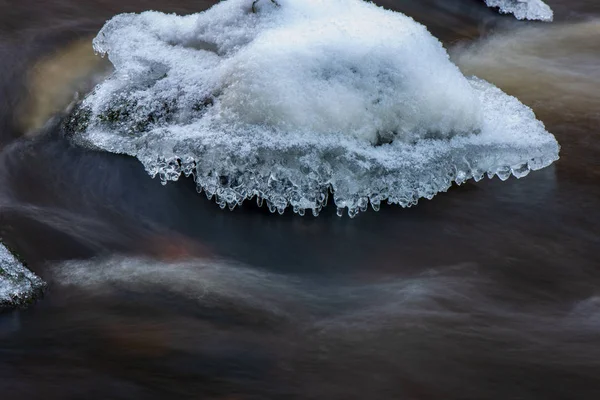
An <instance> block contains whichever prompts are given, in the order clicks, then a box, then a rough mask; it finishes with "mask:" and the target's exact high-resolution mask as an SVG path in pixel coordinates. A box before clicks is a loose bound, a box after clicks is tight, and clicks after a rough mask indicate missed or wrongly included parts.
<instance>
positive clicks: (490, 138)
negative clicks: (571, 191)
mask: <svg viewBox="0 0 600 400" xmlns="http://www.w3.org/2000/svg"><path fill="white" fill-rule="evenodd" d="M470 83H471V85H473V87H474V88H475V89H476V90H477V91H478V92H479V93H480V96H481V99H482V103H483V105H484V111H488V112H484V116H485V117H484V129H483V133H481V134H473V135H470V136H466V137H454V138H452V139H450V140H438V139H425V140H420V141H419V142H417V143H415V144H412V145H409V144H405V143H395V142H394V143H392V144H390V145H383V146H379V147H374V146H372V145H365V144H364V143H362V142H359V141H358V140H353V139H351V138H348V137H346V136H337V137H336V136H333V135H332V136H331V137H330V138H327V139H324V138H322V137H319V138H318V140H315V138H310V137H302V138H295V143H294V145H290V143H289V141H288V138H286V137H281V138H278V140H279V141H277V140H273V139H274V138H273V137H270V141H268V140H265V141H263V142H261V146H260V147H258V148H256V149H253V150H256V153H255V154H254V155H253V156H252V157H244V156H240V157H236V156H235V155H231V154H232V151H235V150H237V149H235V148H231V143H230V142H223V143H219V142H218V137H213V138H211V139H214V141H215V142H213V143H210V144H206V143H200V142H198V141H193V140H188V141H178V142H177V143H169V142H170V141H171V140H172V139H171V140H170V139H169V138H165V139H164V142H160V141H155V140H153V141H152V142H149V141H148V140H147V138H144V137H141V138H138V139H136V140H131V141H122V138H121V137H118V136H114V135H111V134H108V133H106V132H98V131H96V132H92V133H89V134H87V135H82V136H78V137H76V138H75V141H76V142H78V143H79V144H81V145H84V146H86V147H89V148H96V149H101V150H109V151H111V152H115V153H122V154H127V155H130V156H134V157H137V158H138V159H139V160H140V161H141V162H142V164H143V165H144V167H145V169H146V171H147V172H148V173H149V174H150V175H151V176H152V177H153V178H155V177H157V176H158V177H159V179H160V180H161V182H162V184H163V185H166V184H167V183H168V182H169V181H177V180H178V179H179V178H180V177H181V175H184V176H186V177H190V176H192V177H193V179H194V180H195V182H196V186H197V191H198V192H199V193H201V192H204V193H205V195H206V196H207V198H208V199H209V200H210V199H214V201H215V202H216V203H217V204H218V205H219V206H220V207H221V208H222V209H225V208H229V209H230V210H233V209H234V208H235V207H236V206H241V205H242V204H243V202H244V201H246V200H252V199H256V201H257V204H258V205H259V206H262V205H263V203H265V204H266V206H267V207H268V209H269V210H270V212H272V213H279V214H283V213H284V212H285V210H286V209H287V208H288V207H289V208H291V209H292V210H293V212H295V213H298V214H300V215H305V214H306V212H307V211H309V212H312V214H313V215H314V216H318V214H319V212H320V211H321V210H322V209H323V207H325V206H326V205H327V204H328V202H329V197H330V196H331V197H332V198H333V203H334V204H335V206H336V208H337V214H338V215H339V216H342V215H343V214H344V211H345V209H347V213H348V215H349V216H350V217H351V218H353V217H355V216H356V215H358V213H359V212H364V211H366V210H367V209H368V206H369V204H370V205H371V208H372V209H373V210H375V211H378V210H379V209H380V206H381V204H382V203H383V202H387V203H388V204H397V205H400V206H401V207H411V206H414V205H416V204H417V203H418V200H419V199H421V198H426V199H429V200H430V199H432V198H433V197H434V196H435V195H436V194H437V193H440V192H445V191H447V190H448V189H449V188H450V187H451V186H452V184H453V183H456V184H458V185H461V184H463V183H464V182H466V181H468V180H470V179H473V180H474V181H475V182H478V181H480V180H481V179H483V178H484V177H485V176H487V177H488V178H490V179H491V178H493V177H494V176H498V178H499V179H501V180H502V181H504V180H507V179H508V178H509V177H510V176H511V175H513V176H515V177H516V178H523V177H525V176H527V175H528V174H529V173H530V172H531V171H536V170H539V169H542V168H545V167H547V166H549V165H550V164H552V163H553V162H554V161H556V160H558V159H559V148H560V147H559V144H558V143H557V142H556V140H555V138H554V136H553V135H551V134H549V133H547V132H546V131H545V129H544V125H543V123H542V122H541V121H538V120H536V119H535V115H534V113H533V111H532V110H531V109H530V108H529V107H527V106H525V105H523V104H522V103H520V102H519V101H518V100H517V99H516V98H514V97H512V96H509V95H506V94H505V93H503V92H502V91H501V90H500V89H498V88H496V87H495V86H493V85H491V84H489V83H487V82H485V81H483V80H481V79H478V78H475V77H472V78H470ZM492 109H493V110H494V113H491V112H490V110H492ZM516 111H518V112H519V113H521V114H522V113H525V116H526V117H527V118H523V115H519V116H520V117H521V118H516V119H515V112H516ZM499 114H500V115H502V117H504V118H505V119H507V121H508V122H507V121H500V122H499V121H497V120H496V119H494V117H495V118H498V115H499ZM502 122H504V124H503V123H502ZM511 123H512V124H513V125H514V124H516V125H518V126H519V127H520V129H521V130H519V131H518V132H517V133H518V134H519V135H520V136H522V137H520V138H519V140H525V143H521V142H519V141H517V140H514V141H513V140H511V139H515V137H514V136H512V137H511V135H509V136H508V137H505V136H501V135H497V136H494V130H495V129H500V130H502V129H508V126H509V125H510V124H511ZM486 126H487V128H486ZM490 126H494V127H495V129H494V128H490ZM513 130H514V129H513ZM489 132H491V133H489ZM486 133H487V134H486ZM513 135H514V132H513ZM528 136H529V137H528ZM254 140H255V141H259V142H260V138H254ZM219 145H222V146H223V147H222V148H220V147H219ZM169 146H170V148H171V149H172V151H171V152H170V153H171V154H170V156H162V157H158V158H157V157H156V154H157V153H158V154H160V153H162V154H164V153H165V149H166V148H169ZM398 147H400V149H399V148H398ZM399 151H400V153H399ZM223 152H225V153H229V154H230V156H228V157H227V160H226V162H223V160H221V161H220V162H214V161H215V158H218V157H221V155H222V154H223ZM324 154H326V155H327V156H328V157H331V158H330V159H333V161H335V163H336V164H335V166H334V167H333V168H332V166H331V165H329V164H327V163H326V165H325V166H323V165H322V164H317V167H318V168H314V166H311V165H307V164H302V160H311V159H313V157H317V158H318V159H323V158H324ZM273 156H275V157H276V159H277V160H276V161H272V162H271V166H272V167H273V168H266V169H265V165H266V164H268V162H266V161H265V160H269V159H272V158H273ZM399 156H406V158H405V159H402V160H400V159H399ZM423 157H425V158H426V161H423ZM392 159H395V160H392ZM277 161H280V162H282V163H281V164H278V163H277ZM290 164H295V165H290ZM301 164H302V165H301ZM334 168H335V170H336V171H339V170H340V169H342V170H343V169H346V170H347V171H348V174H349V175H348V179H344V180H340V179H337V180H336V179H335V178H336V177H335V176H334V172H335V171H334V170H333V169H334ZM362 168H364V170H362V171H361V169H362ZM231 170H238V171H240V172H241V173H240V174H239V175H237V176H232V175H231V174H228V172H229V171H231ZM298 170H300V171H302V174H301V176H302V178H301V179H300V180H298V174H297V175H296V176H295V177H293V180H291V179H290V175H291V172H294V171H296V172H297V171H298ZM242 171H243V172H242ZM290 171H291V172H290ZM367 173H368V175H369V176H368V182H369V185H363V186H362V187H358V188H357V185H356V183H357V181H358V180H357V179H356V175H357V174H358V175H363V176H364V175H367ZM307 193H311V194H312V195H308V196H307Z"/></svg>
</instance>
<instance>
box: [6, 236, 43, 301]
mask: <svg viewBox="0 0 600 400" xmlns="http://www.w3.org/2000/svg"><path fill="white" fill-rule="evenodd" d="M44 286H45V283H44V282H43V281H42V280H41V279H40V278H38V277H37V276H36V275H34V274H33V273H32V272H31V271H29V270H28V269H27V268H25V267H24V266H23V265H21V263H20V262H19V261H18V260H17V259H16V258H15V257H14V256H13V255H12V254H11V253H10V252H9V251H8V249H7V248H6V247H4V245H3V244H1V243H0V310H1V309H2V308H5V307H15V306H19V305H22V304H23V303H26V302H29V301H30V300H31V299H33V298H34V297H35V296H36V294H37V293H39V291H40V290H41V289H42V288H43V287H44Z"/></svg>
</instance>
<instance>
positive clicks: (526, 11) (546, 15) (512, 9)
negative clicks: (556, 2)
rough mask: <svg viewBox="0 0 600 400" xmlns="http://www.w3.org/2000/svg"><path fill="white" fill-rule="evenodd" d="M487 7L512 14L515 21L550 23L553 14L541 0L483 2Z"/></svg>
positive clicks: (495, 0)
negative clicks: (526, 20) (527, 20)
mask: <svg viewBox="0 0 600 400" xmlns="http://www.w3.org/2000/svg"><path fill="white" fill-rule="evenodd" d="M485 4H487V5H488V7H494V8H498V9H499V10H500V12H501V13H502V14H514V16H515V17H516V18H517V19H530V20H539V21H552V20H553V19H554V12H553V11H552V9H551V8H550V6H549V5H547V4H546V3H544V2H543V1H542V0H485Z"/></svg>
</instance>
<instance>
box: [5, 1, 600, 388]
mask: <svg viewBox="0 0 600 400" xmlns="http://www.w3.org/2000/svg"><path fill="white" fill-rule="evenodd" d="M547 2H548V3H549V4H550V5H551V6H552V7H553V8H554V10H555V11H556V19H557V20H558V21H559V23H557V24H549V25H548V24H535V23H533V24H531V23H523V22H518V21H514V20H513V19H512V18H511V17H503V16H499V15H497V14H496V13H494V11H493V10H490V9H488V8H487V7H485V5H483V2H482V1H480V0H473V1H470V0H454V1H441V0H427V1H419V2H416V1H408V0H406V1H402V0H398V1H392V0H388V1H382V2H381V4H383V5H385V6H386V7H389V8H396V9H400V10H402V11H404V12H406V13H408V14H410V15H412V16H413V17H414V18H415V19H417V20H420V21H422V22H424V23H426V24H427V25H428V27H429V29H430V30H431V31H432V32H434V33H435V34H436V35H439V36H441V39H442V40H443V41H444V42H445V43H446V44H447V45H448V46H451V50H452V51H451V53H452V57H453V58H454V60H456V62H457V63H458V64H459V66H460V67H461V68H462V69H463V70H464V71H465V72H466V73H469V74H476V75H478V76H481V77H482V78H485V79H487V80H489V81H491V82H493V83H495V84H497V85H498V86H500V87H501V88H502V89H504V90H506V91H507V92H509V93H511V94H513V95H516V96H518V97H519V98H520V99H521V100H522V101H523V102H525V103H526V104H528V105H530V106H531V107H533V108H534V110H535V111H536V113H537V114H538V116H539V117H540V118H541V119H542V120H543V121H544V122H545V123H546V126H547V128H548V130H549V131H550V132H552V133H554V134H555V135H556V137H557V139H558V141H559V142H560V143H561V145H562V151H561V160H560V161H559V162H558V163H557V164H556V165H555V166H553V167H551V168H547V169H545V170H542V171H538V172H535V173H532V174H530V175H529V176H528V177H527V178H525V179H522V180H516V179H510V180H508V181H507V182H500V181H498V180H485V181H482V182H479V183H477V184H472V183H468V184H465V185H463V186H461V187H455V188H452V189H451V190H450V191H449V192H448V193H445V194H441V195H439V196H437V197H436V198H435V199H434V200H432V201H424V202H422V203H421V204H419V205H418V206H417V207H415V208H412V209H400V208H398V207H382V210H381V211H380V212H379V213H374V212H368V213H365V214H364V215H361V216H360V217H359V218H357V219H355V220H349V219H346V218H342V219H340V218H338V217H336V216H335V212H334V210H329V211H328V212H324V213H322V214H321V216H319V217H318V218H312V217H305V218H301V217H298V216H295V215H284V216H273V215H270V214H269V213H268V212H267V211H265V210H264V209H263V210H261V209H258V208H257V207H255V206H251V205H245V206H244V207H243V208H242V209H239V210H235V211H234V212H229V211H222V210H220V209H218V207H216V206H215V205H214V204H213V203H211V202H209V201H208V200H206V198H205V197H203V196H199V195H198V194H197V193H196V192H195V188H194V184H193V182H189V181H185V180H182V181H180V182H177V183H173V184H169V185H167V186H165V187H162V186H161V185H160V182H158V181H157V180H152V179H150V178H148V176H147V175H146V173H145V171H143V169H142V167H141V166H140V165H139V163H138V162H137V161H136V160H133V159H131V158H128V157H124V156H117V155H113V154H105V153H96V152H91V151H88V150H84V149H80V148H74V147H72V146H71V145H70V144H69V143H68V142H67V141H66V140H64V139H63V138H61V137H60V134H59V132H58V126H59V125H58V123H57V121H54V122H50V123H48V124H47V125H46V127H45V128H44V130H42V132H41V135H40V136H39V137H37V138H35V139H27V140H24V139H18V138H19V137H21V136H23V135H24V134H25V133H26V132H27V131H31V129H32V127H39V126H40V125H43V124H44V123H45V120H46V116H47V115H48V113H49V112H54V111H56V110H59V109H61V108H63V107H66V106H67V104H68V103H69V102H70V101H71V99H72V98H73V95H74V93H73V92H74V91H77V90H86V85H87V84H89V82H92V81H93V80H92V81H90V80H88V78H89V77H90V76H91V77H93V76H94V72H95V71H97V70H96V69H95V65H96V64H95V62H93V61H92V60H94V58H93V55H92V54H91V50H85V47H81V46H80V45H79V44H78V43H81V42H79V41H80V40H88V38H89V37H90V35H92V34H93V32H94V31H95V30H97V29H98V28H99V26H100V25H101V24H102V22H103V20H104V19H105V18H108V17H109V16H110V15H113V14H115V13H117V12H121V11H139V10H142V9H146V8H154V9H160V10H164V11H177V12H186V11H197V10H198V8H202V7H207V6H208V5H209V4H210V3H212V2H198V1H173V2H168V4H167V3H166V2H164V1H160V0H156V1H148V2H144V3H143V4H142V3H140V2H133V1H121V2H116V1H90V2H77V1H72V0H62V1H56V2H51V3H44V7H43V8H42V7H40V4H42V3H41V2H40V1H37V0H27V1H22V2H20V3H19V4H12V3H11V4H10V6H8V5H6V4H5V3H2V2H0V10H2V11H3V12H2V13H0V32H2V33H3V34H4V35H3V36H2V38H1V39H0V54H1V55H2V58H0V91H1V93H2V95H1V96H0V98H1V99H2V100H1V103H0V149H1V150H0V151H1V153H0V237H2V239H3V240H5V241H6V242H7V243H9V244H10V245H11V247H13V248H15V249H18V251H19V253H20V254H21V255H22V256H23V257H24V258H25V259H26V261H27V262H28V264H29V266H30V267H31V268H32V269H33V270H34V271H35V272H37V273H39V274H40V275H41V276H42V277H44V278H45V279H46V280H48V282H49V283H50V290H49V293H48V295H47V296H46V298H45V299H44V300H43V301H41V302H40V303H39V304H37V305H36V306H35V307H34V308H31V309H29V310H27V311H24V312H15V313H9V314H4V315H2V316H0V393H2V399H36V398H44V399H53V398H56V399H66V398H101V399H107V398H110V399H118V398H128V399H130V398H144V399H152V398H165V397H168V398H173V397H183V398H215V399H216V398H218V399H249V398H303V399H304V398H323V399H338V398H339V399H353V398H356V399H365V398H367V399H369V398H373V399H383V398H393V399H444V400H446V399H477V400H481V399H502V400H505V399H511V398H522V399H544V400H548V399H565V398H578V399H579V398H581V399H588V398H589V399H595V398H600V383H599V382H598V380H597V377H598V376H599V375H600V363H599V362H598V360H599V359H600V357H599V356H600V354H598V352H599V350H598V349H600V308H599V307H600V302H599V300H598V296H599V291H598V288H599V287H600V270H599V267H600V262H599V259H600V257H599V255H598V249H599V248H600V237H599V235H598V232H600V208H599V207H598V202H599V201H600V185H599V183H600V182H599V179H600V168H598V162H597V160H598V159H600V144H599V143H600V142H599V140H598V135H599V132H598V126H600V124H599V122H600V121H599V120H600V116H599V114H598V110H599V108H598V105H599V103H600V101H599V97H598V96H599V93H600V91H598V89H599V87H598V86H599V85H600V77H599V69H598V68H599V65H600V63H599V62H598V61H600V60H599V58H600V49H599V48H598V44H599V43H600V40H598V39H600V37H599V36H600V30H599V29H598V26H599V25H598V18H599V17H600V10H599V9H598V7H599V6H598V4H597V2H595V1H585V0H578V1H569V2H567V1H561V0H555V1H550V0H548V1H547ZM478 37H481V38H480V39H478ZM88 72H89V74H88ZM21 107H25V109H26V110H28V112H26V113H25V117H27V119H28V120H29V121H34V122H28V123H27V128H24V127H23V123H22V121H23V119H22V116H23V115H22V114H19V111H18V110H22V109H23V108H21ZM72 259H77V260H78V261H73V260H72ZM65 260H71V261H65Z"/></svg>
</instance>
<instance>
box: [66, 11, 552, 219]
mask: <svg viewBox="0 0 600 400" xmlns="http://www.w3.org/2000/svg"><path fill="white" fill-rule="evenodd" d="M252 4H253V1H251V0H228V1H223V2H221V3H219V4H217V5H216V6H214V7H213V8H211V9H210V10H208V11H206V12H203V13H200V14H195V15H190V16H185V17H180V16H176V15H165V14H162V13H158V12H145V13H142V14H124V15H119V16H116V17H115V18H113V19H112V20H111V21H109V22H108V23H107V24H106V25H105V27H104V28H103V29H102V30H101V31H100V33H99V34H98V36H97V38H96V39H95V41H94V46H95V49H96V50H97V51H98V52H100V53H102V54H108V57H109V59H110V61H111V62H112V63H113V64H114V66H115V73H114V75H113V76H112V77H111V78H110V79H108V80H107V81H105V82H104V83H102V84H100V85H99V86H98V87H97V88H96V89H95V91H94V92H93V93H92V94H91V95H90V96H89V97H87V98H86V99H85V100H84V101H83V103H82V104H81V107H80V109H79V111H78V114H76V115H75V116H74V117H73V118H72V120H71V125H72V126H75V131H76V132H75V134H74V138H75V140H76V141H77V142H79V143H83V144H86V145H89V146H93V147H95V148H100V149H104V150H108V151H112V152H117V153H125V154H129V155H133V156H136V157H137V158H138V159H140V161H141V162H142V163H143V164H144V166H145V167H146V169H147V170H148V172H149V173H150V174H151V175H153V176H155V175H157V174H158V175H159V176H160V178H161V179H162V180H163V182H166V181H169V180H176V179H178V178H179V176H180V175H181V174H182V173H183V174H185V175H190V174H193V175H194V178H195V180H196V183H197V185H198V188H199V189H201V190H204V191H205V193H206V194H207V195H208V196H209V197H213V196H215V197H216V200H217V202H218V203H219V204H220V205H221V207H226V206H229V207H231V208H232V207H235V206H236V205H239V204H241V203H242V202H243V201H244V200H245V199H249V198H252V197H255V196H256V197H257V198H258V199H259V203H260V202H262V199H264V200H266V201H267V204H268V206H269V207H270V209H271V211H276V210H277V211H279V212H283V211H284V209H285V208H286V207H287V206H290V205H291V206H292V208H293V209H294V211H296V212H299V213H300V214H304V211H305V210H307V209H308V210H313V212H314V213H315V214H316V213H318V212H319V210H320V209H321V208H322V207H323V206H324V205H325V203H326V202H327V197H328V195H329V193H330V190H331V191H333V198H334V202H335V204H336V206H337V207H338V208H339V210H340V211H342V210H343V208H346V207H347V208H348V210H349V213H350V215H351V216H354V215H355V214H356V213H357V212H358V211H361V210H362V211H364V210H365V209H366V208H367V205H368V204H369V202H370V203H371V205H372V206H373V208H374V209H378V208H379V204H380V202H381V201H384V200H387V201H388V202H390V203H397V204H400V205H402V206H410V205H413V204H415V203H416V202H417V200H418V199H419V198H420V197H426V198H431V197H433V196H434V195H435V194H436V193H437V192H439V191H444V190H446V189H447V188H448V187H449V186H450V185H451V183H452V182H453V181H456V182H458V183H462V182H463V181H465V180H466V179H469V178H471V177H473V178H475V179H480V178H481V177H482V176H483V174H484V173H488V175H490V176H493V175H494V174H498V176H500V177H501V178H503V179H506V178H507V177H508V176H509V175H510V174H511V173H512V174H514V175H516V176H519V177H520V176H523V175H525V174H526V173H527V172H529V170H530V169H539V168H542V167H544V166H547V165H549V164H550V163H551V162H553V161H554V160H556V159H557V158H558V144H557V143H556V141H555V139H554V137H553V136H552V135H551V134H549V133H548V132H546V131H545V129H544V126H543V124H542V123H541V122H539V121H537V120H536V119H535V116H534V114H533V112H532V111H531V110H530V109H529V108H527V107H526V106H524V105H522V104H521V103H519V101H518V100H517V99H515V98H513V97H510V96H507V95H506V94H504V93H502V92H501V91H500V90H499V89H497V88H495V87H494V86H492V85H490V84H488V83H486V82H484V81H481V80H479V79H476V78H466V77H464V76H463V75H462V74H461V73H460V71H459V70H458V68H457V67H456V66H455V65H454V64H452V63H451V62H450V61H449V58H448V54H447V52H446V51H445V49H444V48H443V47H442V45H441V43H440V42H439V41H438V40H437V39H436V38H434V37H433V36H432V35H431V34H429V32H428V31H427V30H426V28H425V27H423V26H422V25H420V24H418V23H416V22H415V21H414V20H412V19H411V18H409V17H406V16H404V15H403V14H400V13H396V12H391V11H387V10H384V9H382V8H379V7H377V6H375V5H373V4H371V3H367V2H363V1H360V0H278V1H277V3H275V2H272V1H270V0H260V1H258V2H256V3H255V11H256V12H253V10H252ZM82 121H83V122H82Z"/></svg>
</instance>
